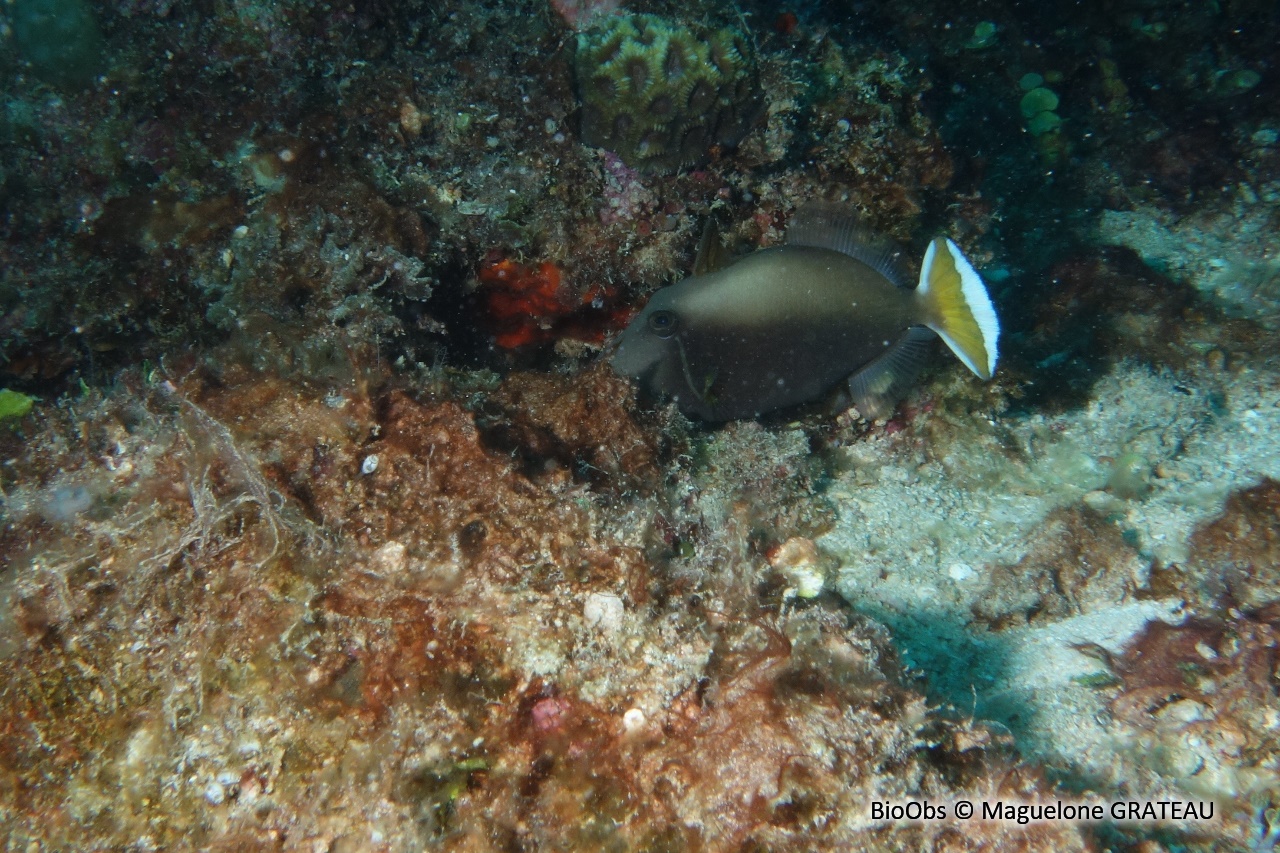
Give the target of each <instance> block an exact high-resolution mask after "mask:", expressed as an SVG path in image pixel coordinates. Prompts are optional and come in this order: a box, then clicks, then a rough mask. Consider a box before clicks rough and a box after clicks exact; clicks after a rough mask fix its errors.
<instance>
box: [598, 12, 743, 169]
mask: <svg viewBox="0 0 1280 853" xmlns="http://www.w3.org/2000/svg"><path fill="white" fill-rule="evenodd" d="M574 66H575V72H576V75H577V80H578V89H579V95H580V97H581V98H582V101H583V111H582V139H583V141H584V142H585V143H586V144H588V145H594V146H598V147H601V148H607V149H609V150H610V151H613V152H614V153H616V154H617V155H618V156H620V157H621V158H622V159H623V160H624V161H625V162H626V163H627V164H628V165H630V166H632V167H634V168H639V169H643V170H646V171H649V172H672V171H675V170H677V169H679V168H681V167H683V166H689V165H694V164H696V163H698V162H700V161H702V160H705V159H706V157H707V155H708V153H709V151H710V149H711V148H712V146H715V145H721V146H724V147H728V148H731V147H733V146H735V145H737V144H738V143H739V142H741V141H742V138H743V137H744V136H745V135H746V133H747V131H748V130H750V128H751V123H752V122H753V120H754V119H755V117H756V115H757V113H758V105H759V101H760V84H759V78H758V75H757V72H756V67H755V62H754V61H753V59H752V58H751V54H750V51H749V48H748V46H747V42H746V41H745V40H744V39H743V37H742V36H741V35H740V34H739V33H737V32H735V31H733V30H729V29H721V30H716V31H713V32H709V33H708V32H705V31H703V32H700V31H695V30H693V29H691V28H689V27H684V26H680V25H677V24H675V23H673V22H670V21H667V20H666V19H664V18H660V17H658V16H655V15H632V16H629V17H624V18H616V19H614V20H613V21H611V22H610V23H609V24H608V25H607V26H606V28H604V29H601V30H594V31H592V32H588V33H583V34H581V35H579V36H578V46H577V54H576V56H575V59H574Z"/></svg>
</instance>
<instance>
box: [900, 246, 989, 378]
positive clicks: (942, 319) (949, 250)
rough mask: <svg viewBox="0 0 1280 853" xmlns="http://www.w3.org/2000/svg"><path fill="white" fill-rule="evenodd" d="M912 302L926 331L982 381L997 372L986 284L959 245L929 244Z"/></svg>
mask: <svg viewBox="0 0 1280 853" xmlns="http://www.w3.org/2000/svg"><path fill="white" fill-rule="evenodd" d="M916 294H917V297H918V298H919V299H921V300H923V302H924V310H925V313H926V315H927V316H928V318H929V319H928V321H927V322H928V325H929V328H931V329H933V330H934V331H935V332H937V333H938V334H939V335H940V336H941V337H942V340H943V341H945V342H946V344H947V346H948V347H950V348H951V351H952V352H953V353H955V354H956V357H957V358H959V359H960V360H961V361H962V362H964V364H965V366H966V367H968V368H969V369H970V370H972V371H973V372H974V373H976V374H977V375H978V377H979V378H981V379H990V378H991V375H992V374H993V373H995V372H996V357H997V355H998V353H997V341H998V340H999V338H1000V321H999V320H998V319H997V318H996V309H995V306H993V305H992V304H991V297H990V296H988V295H987V288H986V285H984V284H983V283H982V277H981V276H980V275H978V273H977V271H976V270H974V268H973V266H972V265H971V264H970V263H969V261H968V259H967V258H965V256H964V255H963V254H962V253H961V252H960V249H959V247H958V246H956V244H955V243H952V242H951V241H950V240H946V239H944V238H942V237H938V238H936V239H935V240H934V241H933V242H932V243H930V244H929V250H928V251H927V252H925V255H924V264H923V265H922V266H921V268H920V285H919V287H917V288H916Z"/></svg>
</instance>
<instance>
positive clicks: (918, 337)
mask: <svg viewBox="0 0 1280 853" xmlns="http://www.w3.org/2000/svg"><path fill="white" fill-rule="evenodd" d="M933 338H934V334H933V332H932V331H930V330H929V329H927V328H925V327H924V326H912V327H911V328H909V329H907V332H906V334H904V335H903V336H902V338H901V339H900V340H899V341H898V342H897V343H895V344H894V345H893V346H892V347H890V348H889V349H888V350H886V351H885V352H884V353H882V354H881V355H879V356H878V357H876V358H875V359H874V360H872V361H871V362H870V363H869V364H867V365H866V366H865V367H863V368H862V369H861V370H859V371H858V372H857V373H855V374H853V375H852V376H850V377H849V394H850V396H852V397H853V404H854V405H855V406H857V407H858V413H859V414H860V415H862V416H863V417H864V418H866V419H867V420H870V421H876V420H882V419H884V418H887V417H889V415H891V414H893V407H894V406H896V405H897V404H898V401H899V400H901V399H902V397H903V395H905V394H906V393H907V390H908V389H910V388H911V386H912V384H913V383H914V382H915V380H916V377H917V376H918V375H919V374H920V368H921V367H923V366H924V362H925V359H927V358H928V357H929V345H930V343H932V341H933Z"/></svg>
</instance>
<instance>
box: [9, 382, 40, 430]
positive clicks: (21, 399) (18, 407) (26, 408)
mask: <svg viewBox="0 0 1280 853" xmlns="http://www.w3.org/2000/svg"><path fill="white" fill-rule="evenodd" d="M35 402H36V400H35V397H28V396H27V395H26V394H23V393H22V392H20V391H11V390H10V389H8V388H5V389H3V390H0V422H4V421H16V420H18V419H20V418H25V417H26V416H27V415H28V414H30V413H31V409H32V407H33V406H34V405H35Z"/></svg>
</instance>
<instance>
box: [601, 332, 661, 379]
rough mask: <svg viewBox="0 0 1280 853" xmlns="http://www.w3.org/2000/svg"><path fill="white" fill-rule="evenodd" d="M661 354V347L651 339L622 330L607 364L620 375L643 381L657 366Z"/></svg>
mask: <svg viewBox="0 0 1280 853" xmlns="http://www.w3.org/2000/svg"><path fill="white" fill-rule="evenodd" d="M663 355H664V353H663V347H661V346H657V345H655V343H654V342H653V341H650V340H646V339H644V338H639V337H637V336H636V335H632V334H628V333H627V332H623V333H622V337H621V338H619V339H618V345H617V347H616V348H615V349H614V351H613V354H612V355H611V356H609V364H611V365H612V366H613V370H614V372H615V373H617V374H619V375H620V376H627V377H630V378H632V379H639V380H641V381H643V380H644V379H645V378H646V377H647V376H649V375H651V374H652V373H653V372H654V371H655V370H656V369H657V368H658V365H659V364H660V363H661V361H662V357H663Z"/></svg>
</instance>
